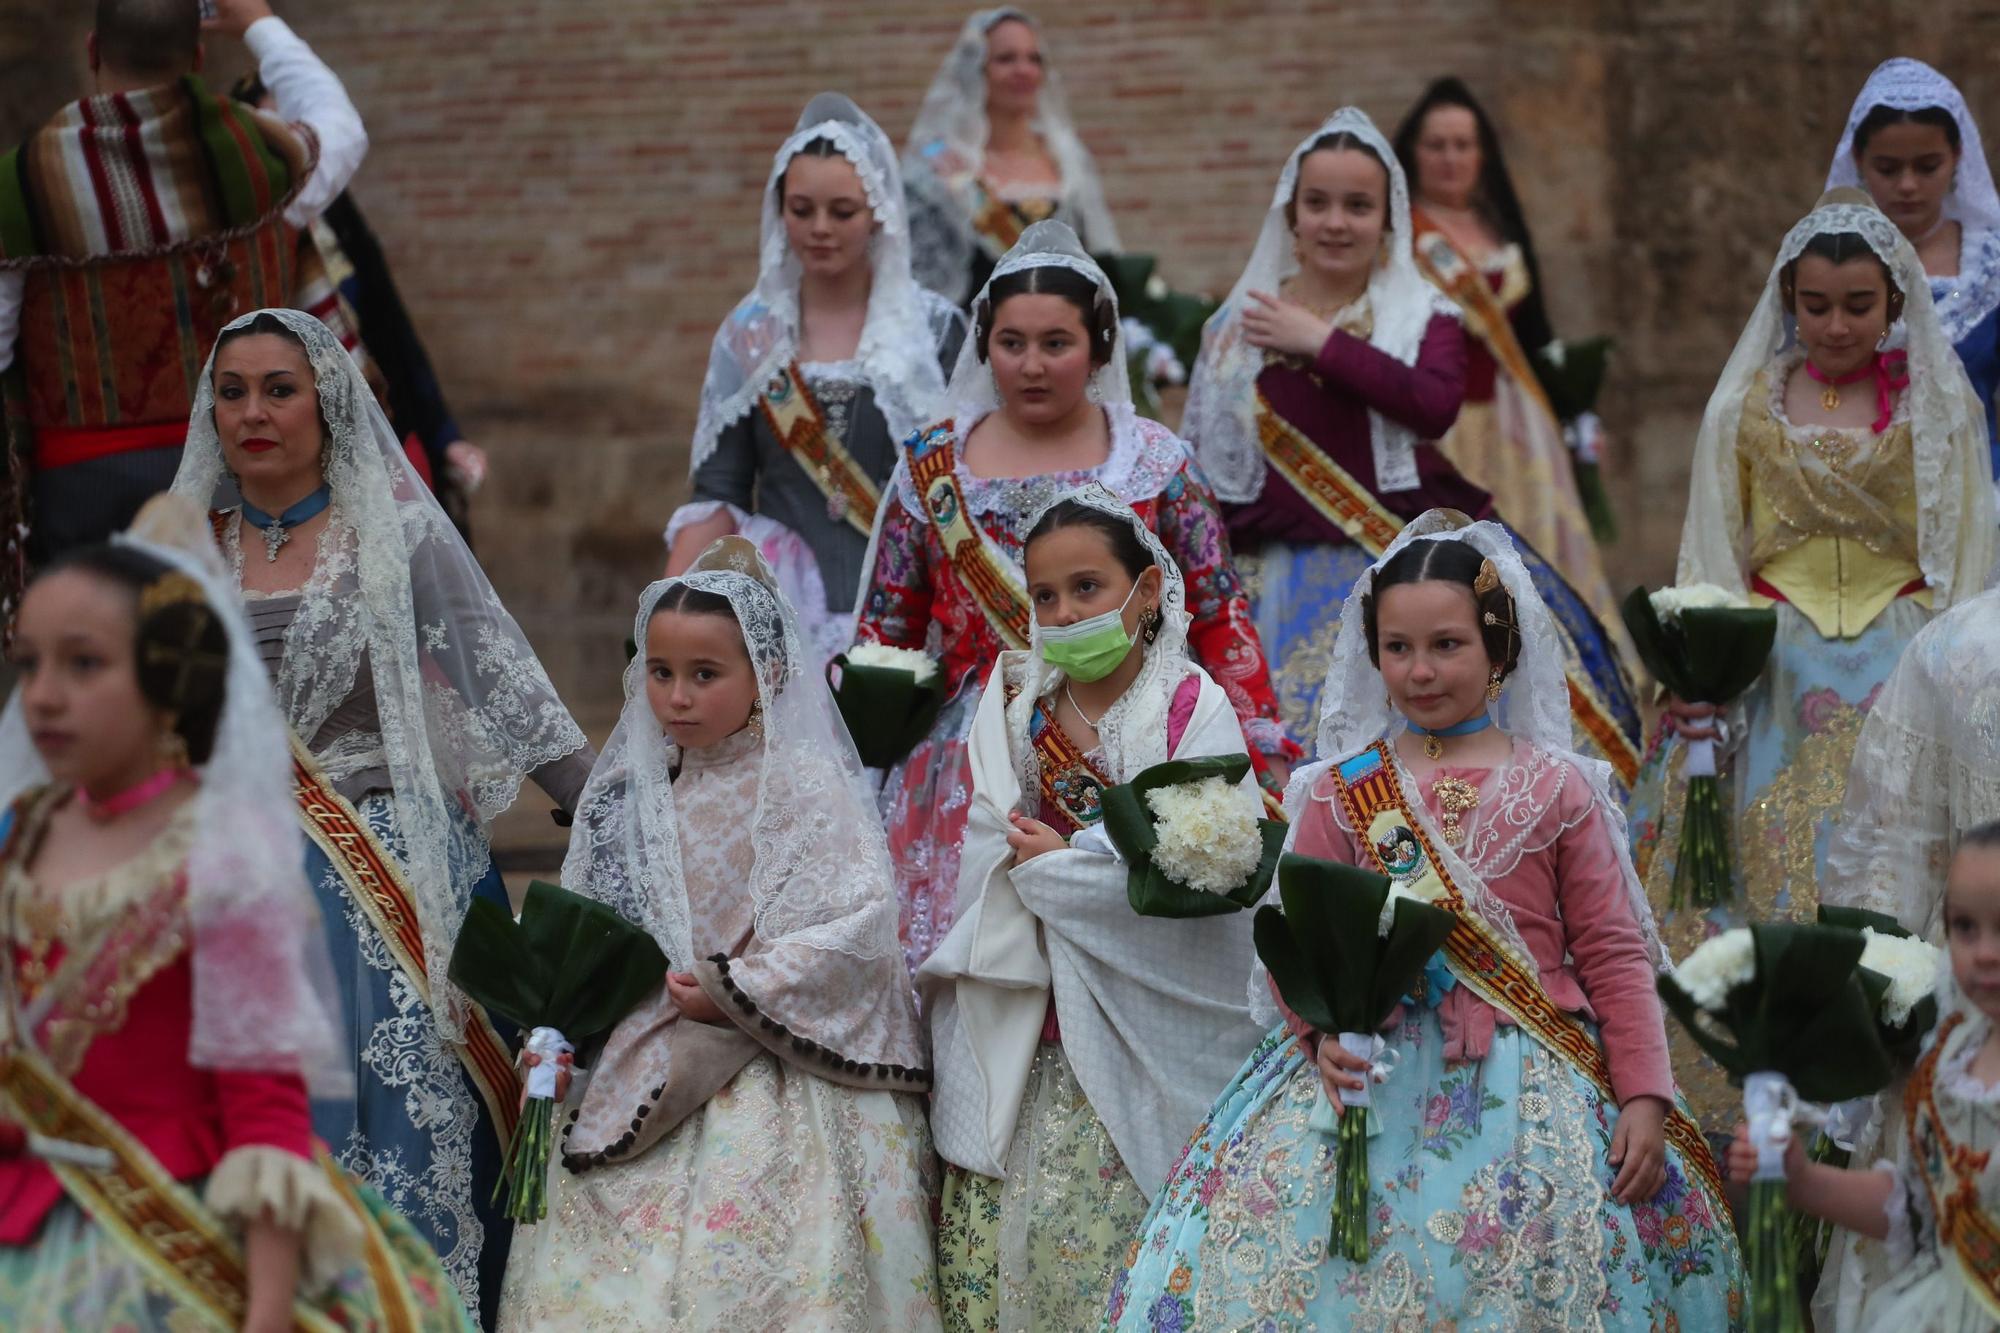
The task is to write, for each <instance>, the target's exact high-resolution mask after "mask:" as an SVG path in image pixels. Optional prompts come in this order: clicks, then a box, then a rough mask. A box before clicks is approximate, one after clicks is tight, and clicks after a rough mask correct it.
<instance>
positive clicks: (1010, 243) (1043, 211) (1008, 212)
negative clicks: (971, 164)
mask: <svg viewBox="0 0 2000 1333" xmlns="http://www.w3.org/2000/svg"><path fill="white" fill-rule="evenodd" d="M973 185H974V187H975V188H977V189H978V191H979V195H980V197H981V198H982V199H984V200H985V201H986V202H985V203H984V204H983V205H982V206H981V207H980V208H979V209H978V211H976V212H975V213H974V214H973V215H972V229H973V230H974V231H975V232H977V233H979V235H981V236H982V237H984V238H985V239H986V242H987V244H989V245H991V246H993V247H994V250H993V253H994V254H996V255H1004V254H1006V253H1007V252H1008V251H1009V250H1012V249H1013V248H1014V243H1015V242H1016V241H1018V240H1020V239H1021V233H1022V232H1024V231H1026V230H1027V229H1028V228H1029V227H1031V226H1033V225H1034V224H1035V223H1037V222H1042V221H1045V220H1046V219H1048V218H1052V217H1054V216H1055V215H1056V201H1055V200H1053V199H1022V200H1019V201H1012V202H1010V201H1009V200H1006V199H1003V198H1001V197H1000V196H999V195H998V194H996V193H995V192H994V191H993V189H992V187H990V186H988V185H987V184H986V182H985V181H982V180H974V182H973Z"/></svg>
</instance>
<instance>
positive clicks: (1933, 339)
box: [1632, 203, 1994, 1134]
mask: <svg viewBox="0 0 2000 1333" xmlns="http://www.w3.org/2000/svg"><path fill="white" fill-rule="evenodd" d="M1839 233H1856V234H1859V235H1860V236H1861V237H1863V238H1865V239H1866V241H1867V243H1868V245H1869V246H1870V248H1871V249H1873V251H1874V252H1875V254H1877V255H1879V256H1880V257H1881V259H1882V262H1883V263H1884V264H1886V265H1887V266H1888V269H1889V272H1890V274H1891V275H1892V277H1893V279H1894V281H1895V282H1896V284H1897V286H1898V287H1899V288H1900V289H1901V290H1902V291H1904V292H1905V293H1906V294H1907V301H1906V304H1905V305H1904V308H1903V317H1902V321H1901V323H1900V325H1899V327H1898V328H1897V329H1896V330H1894V331H1892V335H1893V336H1896V337H1898V338H1899V339H1900V340H1901V344H1902V346H1901V348H1900V349H1899V350H1900V351H1901V352H1902V353H1903V354H1904V355H1905V356H1906V357H1907V363H1906V365H1905V366H1904V367H1903V368H1902V369H1903V371H1904V372H1905V373H1906V374H1907V384H1906V385H1904V386H1903V387H1900V388H1899V387H1896V382H1897V380H1898V379H1900V375H1898V376H1896V377H1895V378H1892V380H1891V381H1890V382H1889V383H1888V384H1887V385H1885V386H1884V391H1885V392H1887V393H1888V394H1889V406H1890V408H1891V410H1890V411H1889V413H1888V415H1887V417H1886V418H1885V419H1883V420H1881V421H1879V422H1878V423H1876V425H1877V427H1878V428H1874V429H1871V428H1870V427H1866V426H1864V427H1861V428H1859V429H1834V428H1831V427H1825V426H1801V425H1798V424H1795V423H1793V422H1792V421H1790V420H1788V419H1787V417H1786V415H1785V407H1784V394H1785V385H1786V382H1787V380H1788V379H1789V377H1790V376H1791V375H1792V374H1793V373H1794V372H1795V371H1796V370H1798V368H1799V363H1800V360H1801V358H1802V355H1803V354H1802V353H1801V352H1800V351H1798V350H1796V349H1794V350H1790V351H1786V350H1782V349H1781V344H1782V342H1783V340H1784V337H1785V330H1784V315H1783V298H1782V296H1781V294H1780V287H1779V282H1780V276H1781V272H1782V270H1783V268H1784V267H1785V265H1786V264H1788V263H1790V262H1791V261H1792V260H1793V259H1794V258H1796V257H1797V256H1798V255H1799V253H1800V252H1801V251H1802V250H1803V249H1804V247H1805V245H1806V243H1807V242H1808V241H1810V240H1811V239H1812V238H1813V237H1814V236H1818V235H1825V234H1839ZM1891 365H1892V367H1893V363H1891ZM1876 387H1877V386H1876V385H1875V384H1874V383H1872V382H1870V383H1867V384H1863V385H1860V386H1857V388H1859V389H1861V390H1863V391H1867V390H1870V389H1874V388H1876ZM1986 443H1987V440H1986V429H1985V424H1984V418H1983V417H1982V415H1981V410H1980V406H1979V401H1978V399H1977V397H1976V396H1975V395H1974V394H1973V392H1972V386H1971V385H1970V384H1968V383H1967V382H1966V379H1965V374H1964V372H1963V370H1961V369H1960V367H1959V362H1958V358H1957V357H1956V356H1955V355H1953V353H1952V349H1951V345H1950V344H1949V343H1948V342H1947V341H1946V340H1945V337H1944V334H1943V331H1942V329H1941V328H1940V327H1939V325H1938V321H1937V317H1936V315H1935V313H1934V312H1933V310H1932V308H1931V301H1930V293H1929V290H1928V288H1927V286H1926V285H1925V283H1924V281H1923V270H1922V267H1921V265H1920V264H1919V263H1918V261H1917V256H1916V252H1915V251H1914V250H1912V249H1911V247H1910V244H1909V242H1908V241H1906V240H1904V239H1903V237H1902V234H1901V233H1900V232H1898V231H1897V230H1896V229H1895V227H1894V225H1893V224H1891V223H1890V222H1889V220H1888V219H1887V218H1886V217H1884V216H1883V215H1882V214H1881V213H1880V212H1878V211H1876V210H1875V209H1874V208H1873V207H1872V206H1869V205H1867V204H1856V203H1833V204H1823V205H1822V206H1821V207H1819V208H1818V209H1815V210H1814V211H1813V212H1812V213H1811V214H1809V215H1807V217H1805V218H1804V219H1803V220H1802V221H1800V222H1799V223H1798V224H1797V225H1796V226H1794V227H1793V228H1792V230H1791V232H1790V233H1789V234H1788V235H1787V236H1786V237H1785V241H1784V245H1783V247H1782V248H1781V249H1780V250H1779V253H1778V260H1777V262H1776V263H1775V264H1773V266H1772V268H1771V276H1770V280H1769V282H1768V283H1767V284H1766V286H1765V291H1764V296H1763V299H1762V301H1761V302H1760V303H1759V305H1758V307H1757V311H1756V313H1755V314H1754V315H1753V317H1752V319H1751V322H1750V324H1749V325H1748V327H1746V329H1745V330H1744V333H1743V337H1742V338H1741V339H1740V340H1739V341H1738V343H1737V346H1736V351H1735V353H1734V354H1733V355H1732V356H1731V358H1730V360H1729V365H1728V367H1727V368H1726V369H1725V370H1724V372H1723V376H1722V379H1721V382H1720V383H1719V384H1718V385H1717V386H1716V390H1715V394H1714V396H1713V397H1712V398H1710V399H1709V405H1708V411H1707V413H1706V414H1705V415H1704V417H1703V420H1702V427H1701V438H1700V442H1699V443H1698V445H1697V446H1696V452H1695V462H1694V480H1693V490H1692V494H1691V497H1690V501H1689V506H1688V517H1687V525H1686V528H1685V529H1684V531H1683V532H1682V536H1681V552H1680V566H1679V581H1680V582H1681V583H1682V584H1693V583H1708V584H1714V585H1717V586H1719V587H1722V588H1724V589H1728V590H1731V591H1734V592H1737V593H1739V594H1743V595H1745V596H1747V597H1748V598H1749V599H1750V600H1751V601H1753V602H1755V603H1756V604H1758V605H1764V606H1775V607H1776V608H1777V616H1778V634H1777V642H1776V644H1775V645H1774V646H1773V648H1772V650H1771V657H1770V661H1769V662H1768V663H1767V665H1766V666H1765V669H1764V674H1763V676H1762V677H1761V678H1760V679H1759V680H1758V682H1757V683H1756V684H1755V685H1754V686H1752V687H1751V689H1750V691H1749V692H1748V693H1747V694H1746V695H1744V697H1743V698H1742V699H1741V700H1740V701H1739V702H1738V704H1737V705H1735V706H1734V707H1732V709H1731V710H1730V712H1731V717H1730V724H1731V726H1732V727H1733V728H1734V729H1735V739H1734V741H1733V742H1732V748H1731V750H1730V752H1729V753H1728V758H1727V766H1728V771H1727V772H1726V773H1724V774H1723V775H1722V781H1723V785H1724V800H1725V803H1726V804H1727V805H1728V806H1729V807H1730V808H1731V809H1732V810H1733V814H1734V825H1733V845H1732V870H1733V874H1734V879H1735V884H1734V889H1733V893H1732V897H1731V900H1730V901H1728V902H1726V903H1723V904H1720V905H1718V906H1716V907H1713V908H1710V909H1708V910H1706V911H1703V910H1696V909H1693V908H1688V909H1683V910H1681V911H1678V912H1669V911H1668V910H1667V907H1668V904H1669V902H1670V895H1671V887H1672V884H1673V879H1674V863H1675V860H1676V851H1677V849H1678V847H1679V845H1680V827H1681V819H1682V816H1683V813H1684V807H1685V800H1686V790H1687V788H1686V783H1685V780H1684V778H1683V773H1682V769H1683V765H1684V763H1685V755H1686V748H1685V746H1683V745H1681V744H1679V743H1677V742H1676V741H1675V740H1674V739H1673V738H1671V737H1670V736H1668V735H1666V734H1664V729H1663V734H1661V735H1659V736H1656V737H1655V739H1654V743H1653V745H1652V747H1651V751H1650V753H1649V756H1648V760H1647V769H1646V773H1645V776H1644V779H1643V780H1642V781H1641V782H1640V784H1639V785H1638V787H1637V788H1636V789H1635V790H1634V793H1633V801H1632V829H1633V834H1634V838H1635V844H1634V855H1635V857H1636V859H1637V860H1638V863H1639V870H1640V874H1641V876H1642V877H1643V879H1644V881H1645V884H1646V887H1647V894H1648V897H1649V898H1650V899H1651V900H1652V902H1653V905H1654V909H1655V910H1656V911H1658V912H1660V913H1661V921H1662V923H1663V930H1664V934H1665V937H1666V939H1667V941H1668V946H1669V948H1670V950H1671V952H1672V953H1674V954H1675V955H1676V956H1683V957H1684V956H1685V955H1686V954H1687V953H1688V952H1689V951H1691V950H1692V949H1693V948H1694V946H1695V945H1697V944H1699V943H1700V942H1701V940H1702V939H1704V938H1705V937H1706V936H1707V935H1708V934H1709V933H1710V932H1712V931H1714V930H1716V929H1718V928H1721V927H1724V926H1728V925H1734V924H1739V923H1741V922H1743V921H1746V920H1747V921H1770V920H1778V919H1789V920H1793V921H1811V920H1813V919H1814V916H1815V913H1816V911H1817V908H1818V905H1819V888H1818V886H1819V884H1820V882H1821V880H1822V879H1823V878H1824V877H1825V875H1826V869H1827V865H1826V857H1827V852H1828V846H1829V841H1830V838H1831V836H1832V831H1833V828H1834V825H1835V823H1836V822H1837V818H1838V815H1839V811H1840V808H1841V797H1842V793H1843V791H1844V790H1845V787H1846V783H1847V775H1848V768H1849V762H1850V760H1851V759H1852V757H1853V755H1854V746H1855V740H1856V738H1857V737H1858V736H1859V735H1860V732H1861V726H1862V719H1863V718H1864V716H1865V715H1866V713H1867V711H1868V708H1869V706H1870V704H1871V703H1872V702H1873V700H1874V698H1875V696H1876V692H1877V691H1878V690H1879V689H1880V688H1881V686H1882V683H1883V681H1884V680H1886V679H1887V678H1888V676H1889V672H1890V670H1891V668H1892V667H1894V665H1895V663H1896V660H1897V658H1898V657H1899V656H1900V655H1901V654H1902V652H1903V649H1904V647H1905V646H1906V645H1907V644H1908V643H1909V642H1910V638H1911V636H1912V635H1914V634H1915V633H1916V632H1917V630H1918V629H1919V628H1921V627H1922V626H1923V624H1924V623H1925V622H1926V621H1927V620H1929V619H1930V617H1931V614H1932V612H1933V611H1936V610H1941V609H1943V608H1945V607H1947V606H1950V605H1952V604H1954V603H1955V602H1957V601H1959V600H1960V599H1962V598H1965V597H1968V596H1970V595H1972V594H1973V593H1976V592H1978V591H1979V590H1980V588H1981V587H1983V586H1984V584H1985V581H1986V574H1987V568H1988V565H1989V563H1990V561H1991V558H1992V551H1993V526H1994V511H1993V492H1992V469H1991V462H1990V456H1989V453H1988V451H1987V448H1986ZM1675 1067H1676V1069H1678V1071H1679V1072H1680V1076H1681V1080H1682V1083H1683V1085H1684V1086H1685V1087H1686V1089H1687V1092H1688V1097H1689V1100H1690V1101H1691V1102H1693V1103H1694V1106H1695V1109H1696V1110H1697V1112H1698V1113H1700V1114H1701V1116H1702V1118H1703V1121H1704V1127H1705V1128H1707V1129H1708V1130H1709V1131H1710V1132H1712V1133H1715V1134H1727V1133H1728V1132H1729V1131H1730V1129H1731V1127H1732V1126H1733V1125H1734V1124H1735V1117H1736V1114H1737V1112H1736V1109H1735V1108H1736V1107H1737V1106H1738V1104H1739V1101H1740V1098H1739V1097H1738V1096H1737V1095H1736V1094H1735V1093H1734V1092H1732V1091H1731V1090H1730V1089H1729V1088H1727V1087H1726V1086H1725V1084H1724V1080H1723V1077H1722V1074H1721V1071H1720V1070H1719V1069H1717V1068H1716V1066H1715V1065H1714V1064H1713V1063H1712V1062H1709V1061H1707V1060H1706V1059H1704V1058H1703V1057H1701V1056H1700V1054H1699V1052H1698V1051H1697V1050H1696V1048H1695V1047H1694V1044H1693V1042H1692V1040H1690V1039H1688V1038H1687V1037H1686V1036H1685V1034H1684V1032H1682V1031H1681V1030H1680V1029H1678V1028H1677V1029H1676V1035H1675Z"/></svg>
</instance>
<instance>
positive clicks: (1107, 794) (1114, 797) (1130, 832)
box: [1099, 754, 1285, 920]
mask: <svg viewBox="0 0 2000 1333" xmlns="http://www.w3.org/2000/svg"><path fill="white" fill-rule="evenodd" d="M1249 771H1250V756H1249V755H1247V754H1224V755H1205V756H1203V757H1201V758H1199V759H1169V760H1167V761H1166V762H1165V763H1163V764H1154V765H1153V766H1152V767H1151V768H1148V769H1146V770H1145V771H1144V772H1142V773H1140V774H1139V775H1138V776H1137V777H1135V778H1133V779H1132V780H1131V781H1130V782H1123V783H1120V784H1118V785H1117V786H1115V787H1106V788H1105V789H1104V791H1103V793H1102V795H1101V796H1100V798H1099V799H1100V801H1101V802H1102V807H1103V812H1104V813H1103V820H1104V831H1105V833H1106V834H1107V835H1109V837H1110V838H1111V845H1112V846H1114V847H1116V848H1117V849H1118V854H1119V855H1120V856H1122V857H1124V858H1125V865H1126V876H1125V897H1126V900H1127V901H1128V902H1130V903H1131V904H1132V910H1133V911H1135V912H1137V913H1139V915H1141V916H1160V917H1169V918H1178V919H1182V920H1186V919H1192V918H1195V917H1204V916H1221V915H1222V914H1224V913H1226V912H1240V911H1242V910H1243V909H1244V908H1246V907H1254V906H1256V905H1257V900H1258V899H1259V898H1262V897H1263V896H1264V891H1265V890H1266V889H1267V888H1269V887H1270V885H1271V876H1272V874H1273V873H1274V872H1275V871H1276V869H1277V866H1278V857H1279V855H1280V854H1281V853H1282V852H1283V850H1284V845H1285V826H1284V825H1283V824H1282V823H1279V822H1278V821H1277V820H1275V819H1260V820H1258V821H1257V832H1258V834H1259V836H1261V837H1262V838H1263V840H1264V855H1263V857H1262V859H1260V860H1259V861H1258V863H1257V869H1256V870H1255V871H1253V872H1252V873H1251V875H1250V878H1249V879H1248V880H1247V881H1246V882H1245V883H1244V884H1243V885H1242V886H1241V887H1240V888H1238V889H1236V890H1235V891H1234V892H1231V893H1226V894H1223V893H1207V892H1204V891H1203V890H1201V889H1191V888H1189V887H1187V886H1186V885H1184V884H1179V883H1176V882H1175V881H1174V880H1172V879H1170V878H1168V876H1167V874H1166V872H1165V871H1163V870H1161V869H1160V868H1159V867H1158V866H1156V865H1154V864H1153V849H1154V848H1155V847H1157V846H1159V843H1160V838H1159V834H1158V832H1157V831H1156V830H1155V828H1154V821H1153V810H1152V807H1151V806H1149V805H1147V804H1146V793H1148V792H1151V791H1157V790H1158V789H1159V788H1161V787H1177V786H1180V785H1182V784H1184V783H1191V782H1200V781H1203V780H1204V779H1207V778H1212V777H1219V778H1221V779H1222V780H1223V781H1224V782H1226V783H1228V784H1229V785H1231V786H1234V785H1235V784H1237V783H1239V782H1241V781H1242V780H1243V777H1244V775H1245V774H1247V773H1248V772H1249Z"/></svg>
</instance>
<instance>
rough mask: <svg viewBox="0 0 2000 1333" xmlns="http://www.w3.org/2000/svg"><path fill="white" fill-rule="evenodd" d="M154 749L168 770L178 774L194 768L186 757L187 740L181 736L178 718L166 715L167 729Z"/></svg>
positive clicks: (191, 761) (192, 763)
mask: <svg viewBox="0 0 2000 1333" xmlns="http://www.w3.org/2000/svg"><path fill="white" fill-rule="evenodd" d="M156 748H157V749H158V751H159V755H160V759H161V760H162V761H163V762H164V763H165V764H166V766H167V767H168V768H169V769H172V770H173V771H175V772H179V771H180V770H182V769H184V768H193V767H194V762H193V760H192V758H191V757H190V756H189V755H188V745H187V738H186V737H185V736H183V735H181V731H180V719H179V718H178V717H175V716H173V715H171V714H169V715H168V717H167V729H166V730H165V731H164V732H162V733H161V734H160V739H159V741H158V743H157V746H156Z"/></svg>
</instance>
